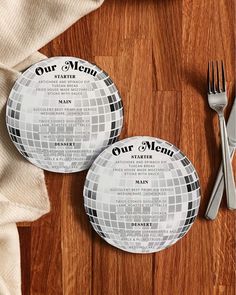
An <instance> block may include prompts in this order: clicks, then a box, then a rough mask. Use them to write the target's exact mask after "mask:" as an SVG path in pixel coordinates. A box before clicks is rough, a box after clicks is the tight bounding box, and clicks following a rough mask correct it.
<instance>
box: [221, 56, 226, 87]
mask: <svg viewBox="0 0 236 295" xmlns="http://www.w3.org/2000/svg"><path fill="white" fill-rule="evenodd" d="M221 67H222V91H223V92H225V84H226V83H225V69H224V63H223V60H222V61H221Z"/></svg>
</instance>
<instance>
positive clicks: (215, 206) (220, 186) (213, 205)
mask: <svg viewBox="0 0 236 295" xmlns="http://www.w3.org/2000/svg"><path fill="white" fill-rule="evenodd" d="M229 149H230V157H231V160H232V159H233V156H234V152H235V147H232V146H229ZM223 193H224V175H223V170H222V165H221V166H220V169H219V172H218V175H217V178H216V182H215V185H214V188H213V191H212V193H211V198H210V201H209V204H208V206H207V210H206V213H205V218H206V219H210V220H214V219H215V218H216V216H217V213H218V211H219V207H220V202H221V199H222V196H223Z"/></svg>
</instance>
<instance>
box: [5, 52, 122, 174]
mask: <svg viewBox="0 0 236 295" xmlns="http://www.w3.org/2000/svg"><path fill="white" fill-rule="evenodd" d="M6 123H7V128H8V131H9V134H10V137H11V139H12V141H13V142H14V144H15V146H16V147H17V149H18V150H19V152H20V153H21V154H22V155H23V156H25V157H26V158H27V159H28V160H29V161H30V162H31V163H33V164H35V165H36V166H38V167H40V168H43V169H45V170H49V171H53V172H63V173H67V172H68V173H69V172H76V171H81V170H84V169H87V168H88V167H89V166H90V165H91V164H92V162H93V160H94V159H95V158H96V156H97V155H98V154H99V153H100V152H101V151H102V150H104V148H105V147H107V146H108V145H110V144H112V143H114V142H115V141H116V140H117V138H118V136H119V134H120V132H121V128H122V124H123V107H122V102H121V98H120V95H119V92H118V90H117V88H116V86H115V85H114V83H113V82H112V80H111V78H110V77H109V76H108V75H107V74H106V73H105V72H104V71H103V70H101V69H99V68H98V67H97V66H96V65H94V64H91V63H89V62H87V61H85V60H82V59H79V58H75V57H53V58H49V59H46V60H43V61H41V62H39V63H37V64H34V65H33V66H31V67H30V68H28V69H27V70H26V71H25V72H24V73H23V74H22V75H21V76H20V77H19V78H18V80H17V81H16V83H15V85H14V86H13V88H12V91H11V93H10V96H9V99H8V102H7V109H6Z"/></svg>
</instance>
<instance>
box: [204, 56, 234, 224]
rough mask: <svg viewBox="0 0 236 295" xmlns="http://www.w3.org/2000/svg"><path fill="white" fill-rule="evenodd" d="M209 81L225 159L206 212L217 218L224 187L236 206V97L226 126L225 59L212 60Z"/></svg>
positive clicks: (207, 214) (211, 104)
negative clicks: (235, 172)
mask: <svg viewBox="0 0 236 295" xmlns="http://www.w3.org/2000/svg"><path fill="white" fill-rule="evenodd" d="M207 84H208V103H209V106H210V107H211V108H212V109H213V110H214V111H216V113H217V115H218V118H219V125H220V135H221V149H222V160H223V161H222V165H221V167H220V169H219V172H218V176H217V179H216V182H215V185H214V188H213V191H212V194H211V198H210V201H209V204H208V207H207V210H206V213H205V217H206V218H207V219H211V220H214V219H215V218H216V216H217V213H218V210H219V207H220V202H221V199H222V196H223V192H224V187H225V191H226V198H227V207H228V208H229V209H230V210H234V209H236V191H235V183H234V175H233V169H232V164H231V160H232V158H233V155H234V152H235V148H236V101H234V104H233V107H232V110H231V114H230V117H229V120H228V124H227V128H226V123H225V118H224V110H225V108H226V107H227V104H228V98H227V85H226V79H225V70H224V64H223V62H222V61H221V62H219V61H216V62H209V64H208V74H207ZM235 100H236V99H235Z"/></svg>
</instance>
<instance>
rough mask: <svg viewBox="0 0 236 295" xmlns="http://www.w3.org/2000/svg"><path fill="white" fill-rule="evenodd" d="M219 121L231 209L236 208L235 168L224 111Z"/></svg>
mask: <svg viewBox="0 0 236 295" xmlns="http://www.w3.org/2000/svg"><path fill="white" fill-rule="evenodd" d="M219 122H220V135H221V146H222V157H223V171H224V180H225V189H226V198H227V206H228V208H229V209H231V210H234V209H236V191H235V184H234V175H233V169H232V165H231V161H230V152H229V143H228V135H227V130H226V124H225V118H224V115H223V113H222V114H220V115H219Z"/></svg>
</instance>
